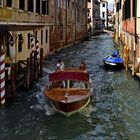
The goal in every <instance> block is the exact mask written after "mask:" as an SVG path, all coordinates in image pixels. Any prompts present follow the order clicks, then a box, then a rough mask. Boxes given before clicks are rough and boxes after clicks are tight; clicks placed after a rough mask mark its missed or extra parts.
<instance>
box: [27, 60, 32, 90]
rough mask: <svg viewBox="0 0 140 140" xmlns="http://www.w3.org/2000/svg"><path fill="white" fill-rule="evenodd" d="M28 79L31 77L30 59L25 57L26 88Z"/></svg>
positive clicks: (28, 84)
mask: <svg viewBox="0 0 140 140" xmlns="http://www.w3.org/2000/svg"><path fill="white" fill-rule="evenodd" d="M30 79H31V72H30V59H29V58H27V74H26V87H27V89H29V87H30Z"/></svg>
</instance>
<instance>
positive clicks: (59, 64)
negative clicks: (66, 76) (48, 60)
mask: <svg viewBox="0 0 140 140" xmlns="http://www.w3.org/2000/svg"><path fill="white" fill-rule="evenodd" d="M64 67H65V65H64V62H63V61H62V60H61V59H59V60H58V62H57V64H56V71H63V70H64Z"/></svg>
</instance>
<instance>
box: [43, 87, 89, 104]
mask: <svg viewBox="0 0 140 140" xmlns="http://www.w3.org/2000/svg"><path fill="white" fill-rule="evenodd" d="M67 93H68V98H65V96H66V94H67ZM45 95H46V96H47V97H48V98H49V99H51V100H53V101H57V102H63V103H71V102H77V101H80V100H82V99H85V98H87V97H89V96H90V91H89V90H87V89H80V90H79V89H75V88H73V89H70V90H68V89H59V88H55V89H51V90H49V89H46V90H45Z"/></svg>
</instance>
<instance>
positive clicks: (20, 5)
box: [19, 0, 25, 10]
mask: <svg viewBox="0 0 140 140" xmlns="http://www.w3.org/2000/svg"><path fill="white" fill-rule="evenodd" d="M24 8H25V0H19V9H21V10H24Z"/></svg>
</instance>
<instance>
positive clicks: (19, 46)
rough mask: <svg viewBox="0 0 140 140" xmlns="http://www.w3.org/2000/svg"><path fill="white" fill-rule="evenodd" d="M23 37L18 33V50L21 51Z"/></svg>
mask: <svg viewBox="0 0 140 140" xmlns="http://www.w3.org/2000/svg"><path fill="white" fill-rule="evenodd" d="M23 41H24V40H23V37H22V34H19V35H18V52H21V51H22V44H23Z"/></svg>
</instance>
